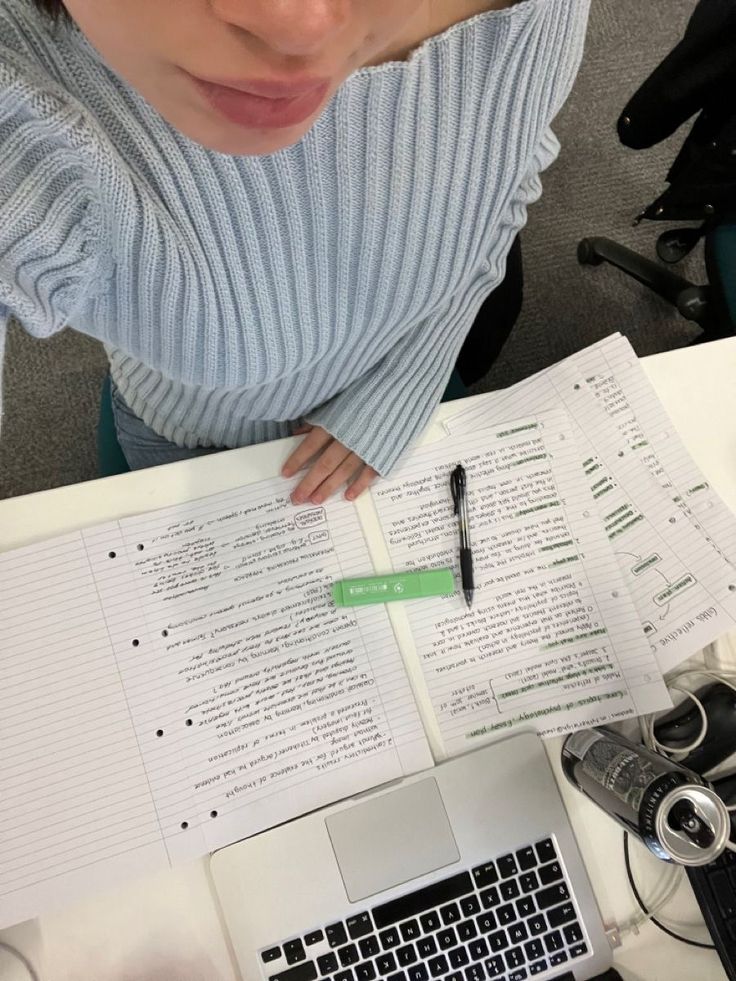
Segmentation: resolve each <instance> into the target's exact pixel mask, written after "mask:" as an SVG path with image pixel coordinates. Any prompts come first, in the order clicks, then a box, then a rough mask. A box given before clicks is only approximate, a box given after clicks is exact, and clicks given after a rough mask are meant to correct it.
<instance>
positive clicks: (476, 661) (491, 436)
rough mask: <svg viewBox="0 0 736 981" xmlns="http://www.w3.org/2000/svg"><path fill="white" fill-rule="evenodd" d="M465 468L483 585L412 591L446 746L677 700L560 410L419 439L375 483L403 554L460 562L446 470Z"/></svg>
mask: <svg viewBox="0 0 736 981" xmlns="http://www.w3.org/2000/svg"><path fill="white" fill-rule="evenodd" d="M458 462H462V463H463V464H464V466H465V468H466V470H467V473H468V488H469V511H470V519H471V538H472V541H473V556H474V566H475V584H476V595H475V599H474V603H473V609H472V611H467V610H466V609H465V604H464V600H463V598H462V596H461V594H459V593H455V594H454V595H453V596H451V597H446V598H444V599H442V600H441V601H439V602H433V603H431V604H430V603H426V602H422V601H415V602H412V603H408V604H406V609H407V614H408V616H409V620H410V623H411V627H412V634H413V638H414V643H415V645H416V649H417V654H418V656H419V659H420V661H421V664H422V667H423V670H424V673H425V677H426V679H427V685H428V688H429V691H430V695H431V697H432V702H433V705H434V708H435V712H436V714H437V716H438V720H439V723H440V728H441V730H442V735H443V738H444V741H445V745H446V747H447V750H448V752H450V753H454V752H461V751H462V750H464V749H467V748H468V746H469V743H470V742H472V741H474V740H479V739H485V738H488V737H490V736H492V735H493V734H494V733H496V732H498V731H502V730H506V729H509V728H511V727H514V726H518V725H529V724H531V725H533V726H535V728H537V729H538V731H540V732H542V733H543V734H546V735H553V734H555V735H556V734H559V733H562V732H567V731H570V730H573V729H575V728H579V727H580V726H584V725H592V724H603V723H605V722H609V721H612V720H614V719H619V718H624V717H626V716H630V715H632V714H635V713H641V712H649V711H653V710H655V709H659V708H663V707H666V706H668V705H670V704H671V702H670V700H669V696H668V695H667V691H666V689H665V686H664V684H663V682H662V678H661V674H660V672H659V669H658V666H657V663H656V660H655V658H654V656H653V654H652V653H651V650H650V647H649V644H648V643H647V642H646V640H645V638H644V636H643V634H642V631H641V625H640V623H639V619H638V617H637V614H636V610H635V608H634V606H633V604H632V602H631V599H630V597H629V595H628V591H627V590H626V587H625V585H624V583H623V580H622V578H621V574H620V572H619V569H618V566H617V564H616V561H615V558H614V556H613V553H612V551H611V547H610V544H609V542H608V540H607V538H606V536H605V534H604V532H603V529H602V528H601V526H600V522H599V521H598V519H597V516H596V514H595V512H594V507H593V501H592V497H591V494H590V491H589V489H588V487H587V485H586V483H585V481H584V480H583V479H582V475H581V471H580V464H579V460H578V455H577V450H576V447H575V444H574V440H573V439H572V434H571V430H570V428H569V424H568V421H567V418H566V416H565V414H564V413H561V412H559V411H558V412H555V413H549V414H545V415H544V416H538V417H534V418H529V419H524V420H517V421H515V422H512V423H508V424H503V425H499V426H497V427H495V428H493V429H487V430H485V431H483V432H480V433H475V434H472V435H465V436H457V437H453V438H452V439H451V440H443V441H441V442H438V443H436V444H433V445H432V446H429V447H426V448H425V449H423V450H419V451H417V452H416V453H414V454H413V455H412V457H411V458H410V460H409V461H408V462H407V463H406V464H405V465H404V466H403V467H402V468H401V470H400V471H399V473H398V474H397V475H396V477H395V478H393V479H391V480H385V481H381V483H380V484H378V485H376V487H375V488H374V489H373V490H372V494H373V498H374V500H375V503H376V507H377V510H378V513H379V516H380V519H381V524H382V526H383V529H384V534H385V536H386V540H387V543H388V547H389V551H390V553H391V556H392V560H393V562H394V566H395V568H406V567H409V568H411V567H416V568H429V567H436V566H440V565H445V564H449V565H453V566H455V567H456V580H457V582H458V583H459V581H460V579H459V571H458V570H457V564H458V559H457V556H458V531H457V519H456V518H455V517H454V515H453V513H452V498H451V495H450V486H449V477H450V473H451V471H452V469H453V467H454V466H455V465H456V464H457V463H458Z"/></svg>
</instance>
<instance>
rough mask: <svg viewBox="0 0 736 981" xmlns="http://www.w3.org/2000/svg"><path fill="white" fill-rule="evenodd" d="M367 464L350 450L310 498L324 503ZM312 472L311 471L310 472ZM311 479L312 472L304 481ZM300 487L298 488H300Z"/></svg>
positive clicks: (317, 476)
mask: <svg viewBox="0 0 736 981" xmlns="http://www.w3.org/2000/svg"><path fill="white" fill-rule="evenodd" d="M337 445H338V446H342V443H338V444H337ZM364 466H365V464H364V463H363V461H362V460H361V459H360V457H359V456H356V455H355V453H350V452H348V456H346V457H345V459H344V460H343V461H342V463H340V464H339V465H338V466H337V467H335V469H334V470H333V471H332V472H331V473H330V474H328V475H327V476H326V477H325V478H324V479H323V480H322V481H321V482H320V483H319V485H318V486H317V488H316V490H314V491H312V493H311V494H310V495H309V500H310V501H311V502H312V504H322V503H323V502H324V501H326V500H327V498H328V497H332V495H333V494H334V493H335V491H336V490H338V489H339V488H340V487H342V485H343V484H347V483H348V481H350V480H351V479H352V478H353V477H354V475H355V474H356V473H358V472H359V471H360V470H361V469H362V468H363V467H364ZM317 468H318V464H315V465H314V467H313V468H312V470H317ZM310 473H311V472H310ZM309 479H310V474H307V476H306V477H305V478H304V481H303V483H304V482H305V481H307V480H309ZM314 479H315V480H319V475H318V474H315V477H314ZM298 489H299V488H297V490H298Z"/></svg>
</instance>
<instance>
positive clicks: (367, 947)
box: [358, 937, 381, 958]
mask: <svg viewBox="0 0 736 981" xmlns="http://www.w3.org/2000/svg"><path fill="white" fill-rule="evenodd" d="M358 947H359V948H360V953H361V954H362V956H363V957H365V958H368V957H375V956H376V954H377V953H378V952H379V950H380V949H381V948H380V947H379V946H378V937H363V939H362V940H359V941H358Z"/></svg>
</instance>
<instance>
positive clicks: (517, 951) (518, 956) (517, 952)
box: [503, 947, 526, 971]
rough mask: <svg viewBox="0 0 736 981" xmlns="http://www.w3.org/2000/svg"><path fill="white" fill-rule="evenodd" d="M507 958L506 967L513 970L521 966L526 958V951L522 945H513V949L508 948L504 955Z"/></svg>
mask: <svg viewBox="0 0 736 981" xmlns="http://www.w3.org/2000/svg"><path fill="white" fill-rule="evenodd" d="M503 956H504V958H505V959H506V967H507V968H508V969H509V970H510V971H512V970H513V969H514V968H515V967H521V965H522V964H523V963H524V961H525V960H526V958H525V957H524V951H523V950H522V949H521V947H512V948H511V950H507V951H506V953H505V954H504V955H503Z"/></svg>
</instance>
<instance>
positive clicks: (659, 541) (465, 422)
mask: <svg viewBox="0 0 736 981" xmlns="http://www.w3.org/2000/svg"><path fill="white" fill-rule="evenodd" d="M624 348H625V349H626V350H628V351H629V355H628V357H631V356H632V355H633V352H631V349H630V347H629V346H628V343H627V342H625V341H624V340H623V339H621V338H619V339H618V340H617V339H615V338H611V339H607V340H606V341H603V342H599V343H598V344H595V345H593V346H591V347H590V348H586V349H585V350H584V351H581V352H579V353H578V354H575V355H573V356H572V357H570V358H568V359H566V360H565V361H563V362H560V363H559V364H557V365H554V366H552V367H551V368H549V369H546V370H545V371H543V372H541V373H539V374H538V375H535V376H534V377H532V378H529V379H526V380H525V381H523V382H521V383H519V384H518V385H515V386H513V387H512V388H509V389H507V390H505V391H503V392H499V393H494V394H493V395H491V396H489V397H488V399H487V400H486V399H484V400H483V402H482V403H481V404H480V405H478V406H474V407H473V408H472V409H470V410H468V411H467V412H463V413H460V414H459V415H457V416H455V417H453V418H452V419H451V420H449V421H448V423H446V427H447V429H448V431H449V432H451V433H457V432H468V431H475V430H476V429H477V428H478V426H479V425H482V424H485V425H488V424H489V423H490V422H491V421H492V420H493V419H497V418H499V417H505V418H511V417H513V416H515V415H517V414H519V413H520V412H522V411H543V410H545V409H549V408H552V407H557V406H564V408H565V409H566V410H567V412H568V415H569V416H570V418H571V420H572V421H573V431H574V434H575V439H576V442H577V444H578V448H579V453H580V462H581V464H582V467H583V470H584V472H585V474H586V476H587V478H588V481H589V484H590V487H591V490H592V492H593V494H594V497H595V501H596V506H597V507H598V509H599V512H600V516H601V520H602V522H603V525H604V528H605V530H606V534H607V535H608V537H609V539H610V541H611V543H612V545H613V547H614V551H615V554H616V557H617V560H618V562H619V567H620V569H621V572H622V574H623V576H624V579H625V581H626V584H627V586H628V588H629V590H630V592H631V594H632V598H633V599H634V602H635V605H636V608H637V611H638V613H639V617H640V619H641V621H642V625H643V628H644V631H645V633H646V635H647V637H648V639H649V641H650V644H651V646H652V649H653V651H655V652H656V654H657V659H658V661H659V664H660V667H661V668H662V670H670V669H671V668H673V667H675V666H677V665H678V664H680V663H681V662H682V661H683V660H685V659H686V658H688V657H689V656H690V655H691V654H692V653H693V652H694V651H696V650H699V649H700V648H702V647H704V646H705V645H706V644H708V643H710V642H711V641H713V640H714V639H715V638H716V637H718V636H720V635H721V634H723V633H724V632H726V631H728V630H732V629H733V628H734V624H735V620H734V612H735V610H734V593H733V592H732V591H731V590H730V589H729V586H730V585H731V584H732V583H733V570H732V567H731V566H730V564H728V563H727V562H726V560H725V558H724V556H723V553H722V552H721V550H720V549H719V548H718V547H717V546H716V545H715V543H714V541H711V542H710V543H709V542H707V541H706V538H705V537H704V535H703V532H702V529H701V530H698V527H697V522H694V521H693V520H692V516H691V515H690V514H689V513H688V509H687V507H686V506H685V505H683V503H682V501H681V500H679V501H678V500H677V498H678V496H679V495H678V494H677V493H676V492H674V493H673V491H672V489H671V488H672V484H671V483H670V485H669V486H670V490H669V491H667V490H666V484H667V479H668V478H667V477H666V476H661V477H658V478H657V479H655V478H654V477H653V475H652V474H653V472H659V473H660V474H662V475H664V474H666V473H667V472H669V471H668V470H666V469H664V468H663V467H662V466H661V464H660V462H659V459H658V457H657V456H656V454H655V453H653V451H652V450H651V443H650V441H649V439H648V437H646V436H643V435H642V430H641V427H640V425H639V423H638V422H637V420H636V419H633V418H632V415H631V409H630V406H629V404H628V402H627V399H626V397H625V396H624V395H623V393H622V392H620V390H619V391H618V392H617V393H616V394H614V390H615V389H617V388H618V386H616V385H615V382H614V379H613V378H611V377H610V374H611V372H610V368H609V366H608V364H607V361H606V356H605V355H606V352H608V351H610V350H611V349H613V350H622V349H624ZM617 370H618V369H617ZM638 371H639V372H641V368H640V367H638ZM604 376H606V379H607V380H606V381H605V382H604ZM595 378H598V379H599V382H600V383H599V385H598V391H599V393H600V396H599V397H596V395H595V393H594V391H593V390H592V387H591V386H592V384H593V382H594V379H595ZM648 385H649V383H648V382H647V386H648ZM604 392H605V394H604ZM648 394H649V399H648V402H647V400H645V399H642V398H639V399H638V400H637V406H638V410H642V411H645V410H644V408H643V407H644V404H645V402H647V404H649V405H651V406H655V407H656V405H659V408H660V411H661V413H662V416H663V419H660V425H661V426H664V424H665V421H666V423H667V430H664V429H659V430H655V432H659V433H661V434H663V435H662V436H661V439H662V440H663V441H664V442H665V443H667V444H668V445H672V446H676V445H677V444H679V445H680V446H681V443H680V442H679V439H678V438H677V437H676V436H674V431H673V430H672V426H671V424H670V423H669V421H668V420H667V417H666V414H665V413H664V411H663V410H662V407H661V404H660V403H659V401H658V400H657V398H656V395H655V394H654V392H653V390H652V389H651V386H649V389H648ZM606 404H607V405H608V409H609V410H610V411H606V408H605V406H606ZM654 411H656V409H655V410H654ZM581 423H582V425H581ZM673 436H674V438H673ZM684 452H685V451H684V448H683V453H684ZM647 455H651V456H652V457H653V459H654V460H655V461H656V463H654V464H653V463H651V461H650V462H649V463H648V462H647V460H646V456H647ZM685 456H686V458H687V459H688V460H689V459H690V458H689V457H688V456H687V454H686V453H685ZM692 466H694V464H693V465H692ZM668 467H669V469H670V470H671V469H672V466H671V464H669V463H668ZM719 503H720V504H721V507H722V508H723V509H724V510H725V511H726V514H728V510H727V509H726V508H725V505H723V504H722V502H720V500H719ZM703 504H705V500H703ZM713 513H714V514H716V513H720V512H719V511H718V509H717V508H714V511H713ZM730 520H731V521H732V520H733V519H732V518H731V519H730ZM727 523H728V519H727V520H725V521H724V522H723V523H722V525H721V528H722V529H723V528H725V527H726V525H727ZM724 538H725V536H724Z"/></svg>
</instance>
